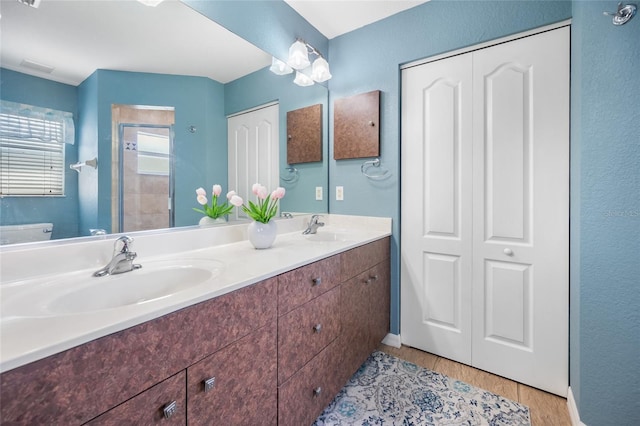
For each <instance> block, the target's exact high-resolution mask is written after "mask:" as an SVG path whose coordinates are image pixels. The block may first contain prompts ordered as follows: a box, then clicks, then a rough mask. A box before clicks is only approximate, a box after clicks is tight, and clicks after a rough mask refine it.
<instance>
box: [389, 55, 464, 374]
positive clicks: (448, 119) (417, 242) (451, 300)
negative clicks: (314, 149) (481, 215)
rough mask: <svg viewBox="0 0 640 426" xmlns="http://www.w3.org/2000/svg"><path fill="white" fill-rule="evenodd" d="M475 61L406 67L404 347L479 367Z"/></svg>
mask: <svg viewBox="0 0 640 426" xmlns="http://www.w3.org/2000/svg"><path fill="white" fill-rule="evenodd" d="M471 70H472V58H471V55H461V56H456V57H452V58H448V59H444V60H441V61H437V62H433V63H431V64H429V65H428V66H419V67H415V68H410V69H406V70H403V80H402V111H403V118H402V190H401V192H402V193H401V196H402V212H401V218H402V222H401V223H402V227H401V228H402V230H401V241H402V266H401V268H402V270H401V275H402V283H401V301H402V309H401V326H402V331H401V335H402V342H403V343H404V344H406V345H409V346H413V347H418V348H423V349H426V350H428V351H430V352H433V353H437V354H438V355H442V356H444V357H447V358H451V359H454V360H456V361H460V362H463V363H466V364H470V363H471V262H472V259H471V250H472V242H471V237H472V231H471V221H472V218H471V213H472V211H471V202H472V197H471V178H472V173H471V151H472V149H471V148H472V146H471V131H472V122H471V105H472V103H471V95H472V74H471Z"/></svg>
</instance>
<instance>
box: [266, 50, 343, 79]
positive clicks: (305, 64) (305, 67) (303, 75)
mask: <svg viewBox="0 0 640 426" xmlns="http://www.w3.org/2000/svg"><path fill="white" fill-rule="evenodd" d="M309 54H313V55H316V56H317V58H316V60H315V61H313V65H312V64H311V61H310V60H309ZM269 69H270V70H271V72H272V73H274V74H277V75H285V74H290V73H292V72H293V70H296V77H295V79H294V80H293V82H294V83H295V84H297V85H298V86H311V85H312V84H314V83H322V82H324V81H327V80H329V79H330V78H331V72H330V71H329V63H328V62H327V60H326V59H325V58H324V57H323V56H322V54H321V53H320V52H318V51H317V50H316V48H315V47H313V46H311V45H310V44H309V43H307V42H306V41H304V40H302V39H297V40H296V41H295V42H294V43H293V44H292V45H291V47H289V57H288V58H287V62H286V63H284V62H283V61H281V60H279V59H277V58H272V60H271V67H270V68H269Z"/></svg>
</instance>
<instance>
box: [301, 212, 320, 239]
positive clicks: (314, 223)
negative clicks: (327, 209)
mask: <svg viewBox="0 0 640 426" xmlns="http://www.w3.org/2000/svg"><path fill="white" fill-rule="evenodd" d="M321 217H322V216H320V215H319V214H314V215H312V216H311V219H310V220H309V225H308V226H307V229H305V230H304V231H302V233H303V234H304V235H308V234H315V233H316V232H318V228H319V227H321V226H324V222H320V221H319V219H320V218H321Z"/></svg>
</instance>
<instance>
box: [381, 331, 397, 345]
mask: <svg viewBox="0 0 640 426" xmlns="http://www.w3.org/2000/svg"><path fill="white" fill-rule="evenodd" d="M382 344H384V345H387V346H393V347H394V348H399V347H400V346H402V340H401V339H400V335H399V334H391V333H389V334H387V335H386V336H385V337H384V339H382Z"/></svg>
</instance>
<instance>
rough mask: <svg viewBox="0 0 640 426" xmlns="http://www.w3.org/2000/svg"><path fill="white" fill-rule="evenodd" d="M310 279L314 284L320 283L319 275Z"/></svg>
mask: <svg viewBox="0 0 640 426" xmlns="http://www.w3.org/2000/svg"><path fill="white" fill-rule="evenodd" d="M311 281H313V285H314V286H316V285H320V284H322V278H320V277H317V278H314V279H312V280H311Z"/></svg>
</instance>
